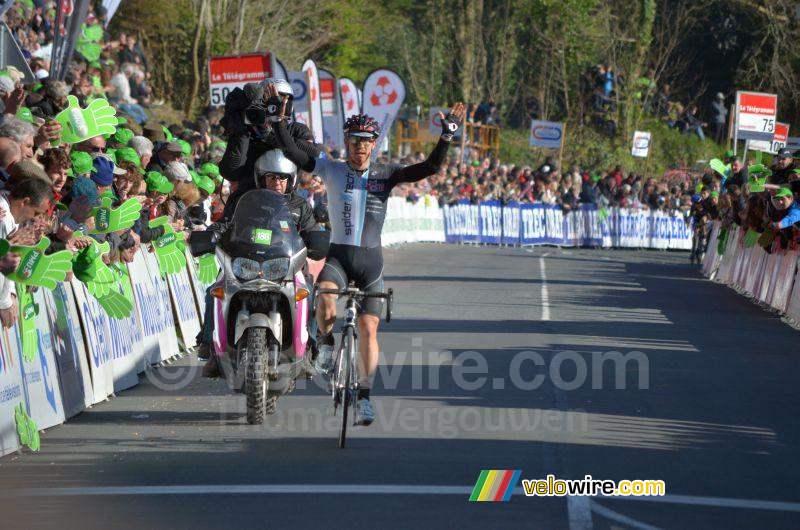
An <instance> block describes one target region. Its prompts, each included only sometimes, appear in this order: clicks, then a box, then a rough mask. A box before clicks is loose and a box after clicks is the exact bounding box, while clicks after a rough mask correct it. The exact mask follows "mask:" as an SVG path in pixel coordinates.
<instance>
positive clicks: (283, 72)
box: [272, 55, 289, 81]
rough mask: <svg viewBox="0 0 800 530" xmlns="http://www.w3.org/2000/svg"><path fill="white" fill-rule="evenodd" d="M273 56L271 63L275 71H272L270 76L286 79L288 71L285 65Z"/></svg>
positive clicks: (287, 78)
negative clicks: (273, 61)
mask: <svg viewBox="0 0 800 530" xmlns="http://www.w3.org/2000/svg"><path fill="white" fill-rule="evenodd" d="M273 58H274V59H275V63H274V65H273V66H274V67H275V71H274V72H272V77H274V78H275V79H283V80H284V81H288V80H289V71H288V70H287V69H286V67H285V66H283V63H282V62H281V61H280V59H278V58H277V57H275V56H274V55H273Z"/></svg>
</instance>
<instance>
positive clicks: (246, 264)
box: [232, 258, 261, 281]
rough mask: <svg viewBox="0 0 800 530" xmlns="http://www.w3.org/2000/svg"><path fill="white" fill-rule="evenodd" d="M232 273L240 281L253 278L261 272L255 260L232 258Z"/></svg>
mask: <svg viewBox="0 0 800 530" xmlns="http://www.w3.org/2000/svg"><path fill="white" fill-rule="evenodd" d="M232 269H233V275H234V276H236V277H237V278H238V279H240V280H242V281H248V280H255V279H256V278H258V275H259V273H260V272H261V265H259V263H258V262H257V261H255V260H252V259H247V258H236V259H235V260H233V266H232Z"/></svg>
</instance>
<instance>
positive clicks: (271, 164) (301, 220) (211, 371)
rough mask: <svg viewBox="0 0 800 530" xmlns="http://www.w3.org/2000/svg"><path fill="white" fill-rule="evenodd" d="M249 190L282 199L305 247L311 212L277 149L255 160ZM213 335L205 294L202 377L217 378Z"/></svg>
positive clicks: (223, 226)
mask: <svg viewBox="0 0 800 530" xmlns="http://www.w3.org/2000/svg"><path fill="white" fill-rule="evenodd" d="M252 182H253V187H254V188H260V189H267V190H271V191H275V192H277V193H282V194H284V195H286V205H287V207H288V209H289V213H290V214H291V215H292V218H293V219H294V222H295V226H296V228H297V231H298V233H299V234H300V237H301V238H303V241H304V242H305V243H306V246H308V240H307V237H308V233H309V232H311V231H313V230H314V229H315V228H316V227H317V222H316V220H315V219H314V211H313V210H312V208H311V206H310V205H309V204H308V203H307V202H306V201H305V199H303V198H302V197H300V196H299V195H297V193H296V192H295V185H296V183H297V166H296V165H295V164H294V162H292V161H291V160H289V159H288V158H286V156H285V155H284V154H283V151H281V150H280V149H272V150H269V151H267V152H265V153H264V154H262V155H261V156H260V157H258V160H256V162H255V165H254V168H253V179H252ZM233 211H234V209H230V210H229V209H228V208H226V209H225V213H224V214H223V216H222V218H221V219H220V220H219V221H217V222H216V223H214V224H212V225H211V226H210V227H209V228H208V229H209V230H211V231H213V232H215V233H216V234H217V239H221V237H222V234H224V233H225V232H226V231H227V230H228V228H229V227H230V226H231V224H232V221H231V219H232V217H233ZM213 332H214V310H213V303H212V300H211V295H210V293H208V292H207V293H206V311H205V316H204V318H203V329H202V330H201V332H200V334H201V336H200V340H198V355H200V353H201V352H202V353H208V355H209V359H208V362H206V365H205V367H203V377H219V376H220V375H221V374H220V366H219V362H218V359H217V356H216V355H212V354H211V350H212V344H211V341H212V335H213Z"/></svg>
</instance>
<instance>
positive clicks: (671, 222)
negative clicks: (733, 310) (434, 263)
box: [444, 201, 692, 249]
mask: <svg viewBox="0 0 800 530" xmlns="http://www.w3.org/2000/svg"><path fill="white" fill-rule="evenodd" d="M444 216H445V239H446V241H447V242H448V243H483V244H500V243H502V244H511V245H516V244H519V245H558V246H568V247H581V246H592V247H600V246H602V247H627V248H660V249H690V248H691V243H692V231H691V227H690V226H687V225H686V223H684V218H683V216H682V215H681V214H680V213H679V212H675V213H671V212H649V211H644V210H624V209H619V208H612V209H608V210H603V212H602V215H601V212H600V211H599V210H598V209H597V207H596V206H595V205H586V204H585V205H581V207H580V208H579V209H576V210H575V211H572V212H569V213H568V214H566V215H565V214H564V212H563V210H562V209H561V207H559V206H550V205H544V204H517V203H510V204H507V205H505V206H501V205H500V204H499V203H497V202H495V201H489V202H483V203H480V204H479V205H473V204H469V202H467V201H461V202H460V203H458V204H454V205H449V206H445V207H444Z"/></svg>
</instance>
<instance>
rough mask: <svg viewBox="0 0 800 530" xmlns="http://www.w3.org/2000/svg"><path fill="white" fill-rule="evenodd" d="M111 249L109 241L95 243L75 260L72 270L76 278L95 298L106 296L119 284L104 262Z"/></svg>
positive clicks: (81, 251)
mask: <svg viewBox="0 0 800 530" xmlns="http://www.w3.org/2000/svg"><path fill="white" fill-rule="evenodd" d="M110 249H111V245H110V244H109V243H108V242H107V241H104V242H103V243H98V242H97V241H93V242H92V244H91V245H90V246H88V247H86V248H84V249H81V250H80V252H78V253H77V254H76V256H75V258H74V259H73V265H72V270H73V271H74V273H75V277H76V278H78V279H79V280H80V281H82V282H83V283H84V284H85V285H86V290H87V291H89V293H90V294H91V295H92V296H94V297H95V298H102V297H103V296H106V295H107V294H108V293H109V292H110V291H111V289H112V288H113V287H114V286H115V285H116V283H117V278H116V277H115V276H114V273H113V272H111V269H109V268H108V265H106V264H105V262H104V261H103V255H104V254H108V251H109V250H110Z"/></svg>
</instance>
